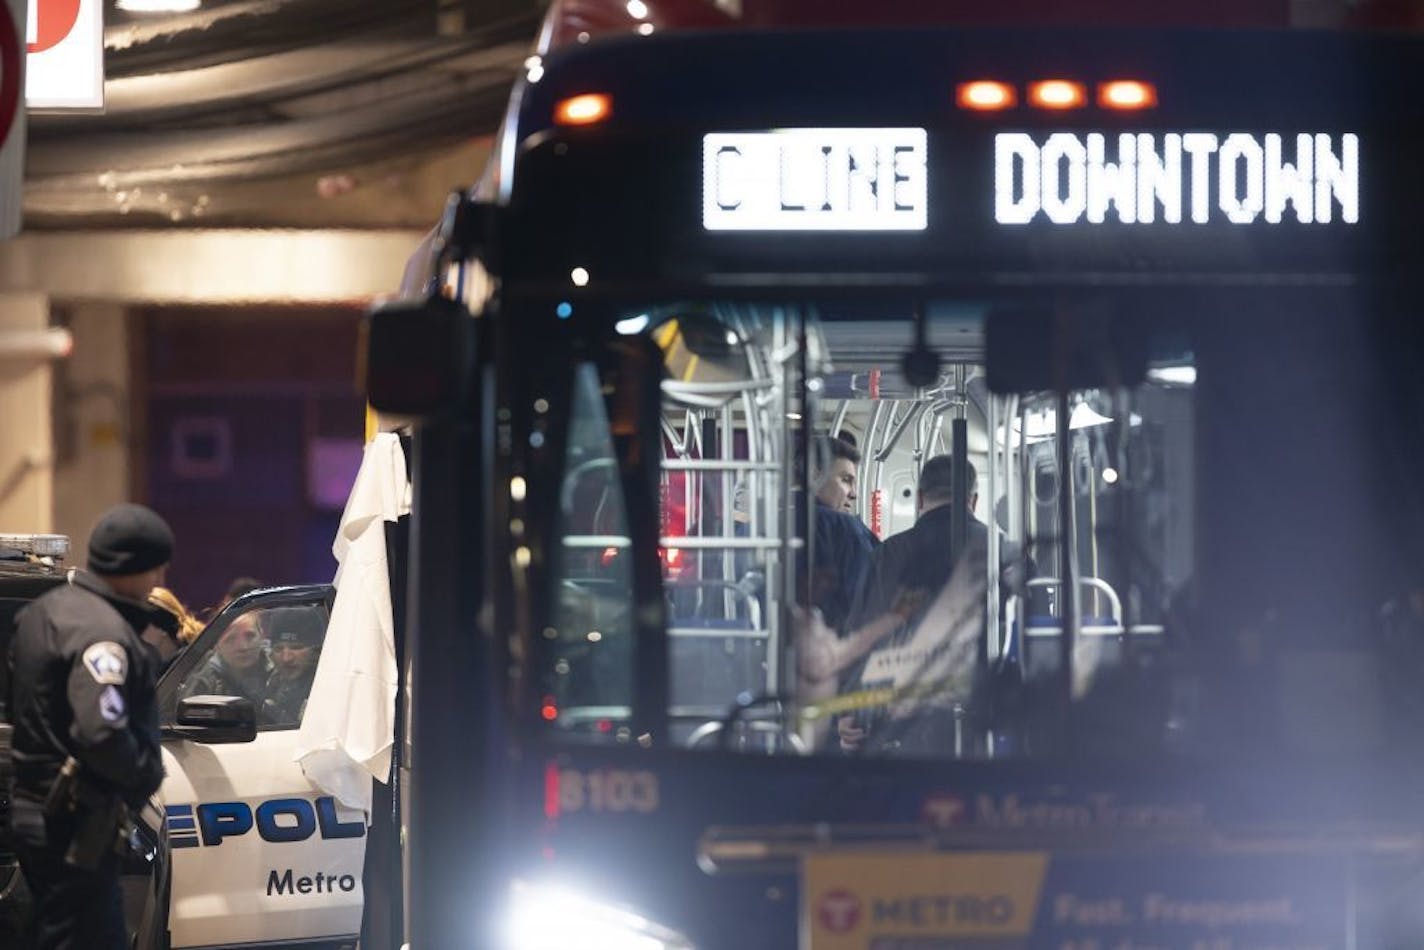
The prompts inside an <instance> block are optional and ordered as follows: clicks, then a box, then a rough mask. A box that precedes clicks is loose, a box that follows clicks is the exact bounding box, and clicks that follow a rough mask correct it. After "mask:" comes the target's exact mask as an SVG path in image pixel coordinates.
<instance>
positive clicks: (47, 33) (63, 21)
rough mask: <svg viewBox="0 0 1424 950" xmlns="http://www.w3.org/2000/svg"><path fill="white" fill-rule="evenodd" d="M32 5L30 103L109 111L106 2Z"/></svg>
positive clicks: (36, 0)
mask: <svg viewBox="0 0 1424 950" xmlns="http://www.w3.org/2000/svg"><path fill="white" fill-rule="evenodd" d="M27 3H28V5H29V9H28V16H27V28H26V31H25V46H26V49H27V51H28V54H29V55H28V56H27V58H26V63H25V70H26V75H25V102H26V103H27V104H28V105H29V107H30V108H31V109H47V110H76V111H86V112H92V111H97V110H100V109H103V108H104V5H103V0H27Z"/></svg>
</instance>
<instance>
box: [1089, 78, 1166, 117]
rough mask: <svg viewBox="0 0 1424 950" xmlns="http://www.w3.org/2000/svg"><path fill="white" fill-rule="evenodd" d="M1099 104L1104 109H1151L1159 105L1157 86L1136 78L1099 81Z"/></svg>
mask: <svg viewBox="0 0 1424 950" xmlns="http://www.w3.org/2000/svg"><path fill="white" fill-rule="evenodd" d="M1098 105H1100V106H1102V107H1103V108H1104V109H1129V110H1130V109H1151V108H1152V107H1153V106H1155V105H1157V87H1156V86H1154V85H1152V84H1151V83H1150V82H1138V81H1137V80H1136V79H1115V80H1113V81H1112V82H1105V83H1099V84H1098Z"/></svg>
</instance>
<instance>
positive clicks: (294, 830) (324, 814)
mask: <svg viewBox="0 0 1424 950" xmlns="http://www.w3.org/2000/svg"><path fill="white" fill-rule="evenodd" d="M166 824H167V826H168V840H169V843H170V844H171V845H172V846H173V847H174V848H197V847H217V846H218V845H221V844H222V843H223V841H224V840H226V839H228V838H239V837H242V836H243V835H246V834H248V833H250V832H251V831H252V830H253V829H254V828H255V829H256V830H257V834H258V836H259V837H260V838H261V839H262V840H263V841H270V842H272V843H273V844H287V843H290V842H295V841H306V840H307V839H308V838H311V837H312V836H313V835H317V836H319V837H320V838H322V839H323V840H332V839H341V838H360V837H362V836H364V835H365V834H366V822H365V821H364V819H363V820H357V821H344V820H342V817H341V815H340V814H338V812H337V806H336V799H334V798H332V797H331V796H329V795H324V796H322V797H320V798H318V799H316V800H315V801H314V802H313V801H309V800H307V799H305V798H273V799H269V800H267V801H265V802H262V803H261V804H259V805H258V806H257V807H256V808H255V809H254V808H252V807H251V806H250V805H248V804H247V803H246V802H203V803H201V804H198V805H169V806H168V807H167V815H166Z"/></svg>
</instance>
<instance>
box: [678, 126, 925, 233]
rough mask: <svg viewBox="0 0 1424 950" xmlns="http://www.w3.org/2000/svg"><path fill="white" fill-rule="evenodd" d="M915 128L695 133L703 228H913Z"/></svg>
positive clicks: (921, 182)
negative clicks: (699, 160) (697, 136)
mask: <svg viewBox="0 0 1424 950" xmlns="http://www.w3.org/2000/svg"><path fill="white" fill-rule="evenodd" d="M926 192H927V177H926V166H925V130H924V129H778V130H775V131H771V132H716V133H713V134H711V135H707V136H704V137H703V139H702V226H703V227H704V228H706V229H707V230H708V231H922V230H924V228H925V223H926V218H927V215H926Z"/></svg>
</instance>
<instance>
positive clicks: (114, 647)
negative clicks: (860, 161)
mask: <svg viewBox="0 0 1424 950" xmlns="http://www.w3.org/2000/svg"><path fill="white" fill-rule="evenodd" d="M84 668H85V669H86V670H88V671H89V675H90V676H92V677H94V681H95V682H96V683H106V684H109V685H120V684H122V683H123V682H124V680H126V679H128V677H129V655H128V654H127V653H125V652H124V648H123V647H121V646H119V645H118V644H117V643H115V642H114V641H112V640H101V641H100V642H98V643H91V644H89V646H88V648H87V649H85V651H84Z"/></svg>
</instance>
